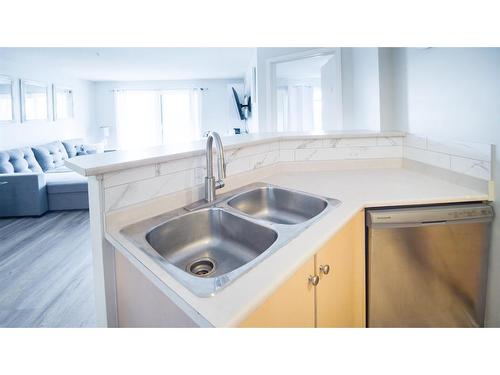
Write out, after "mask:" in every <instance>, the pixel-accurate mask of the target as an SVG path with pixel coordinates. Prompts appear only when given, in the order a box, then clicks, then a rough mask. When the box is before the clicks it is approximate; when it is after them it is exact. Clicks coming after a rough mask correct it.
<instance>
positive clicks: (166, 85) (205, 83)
mask: <svg viewBox="0 0 500 375" xmlns="http://www.w3.org/2000/svg"><path fill="white" fill-rule="evenodd" d="M228 85H234V86H235V88H236V89H238V87H241V88H242V85H243V79H238V78H235V79H207V80H189V81H184V80H179V81H131V82H114V81H113V82H96V83H95V98H96V120H95V123H96V125H95V126H96V128H97V129H98V128H99V127H101V126H112V128H111V131H110V137H109V140H108V141H109V146H110V147H113V146H115V140H116V134H115V125H116V121H115V102H114V93H113V90H117V89H149V90H155V89H181V88H194V87H203V88H207V89H208V90H206V91H203V93H202V130H203V131H208V130H215V131H217V132H219V133H220V134H221V135H223V134H234V133H233V127H237V126H240V127H242V128H243V127H244V121H241V120H239V117H238V115H237V110H236V107H235V105H234V102H233V99H232V97H231V96H230V95H229V92H228ZM98 130H99V129H98Z"/></svg>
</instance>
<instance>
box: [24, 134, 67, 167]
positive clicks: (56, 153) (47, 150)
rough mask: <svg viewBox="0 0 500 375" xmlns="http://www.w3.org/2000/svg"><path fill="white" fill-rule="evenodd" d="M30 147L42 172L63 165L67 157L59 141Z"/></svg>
mask: <svg viewBox="0 0 500 375" xmlns="http://www.w3.org/2000/svg"><path fill="white" fill-rule="evenodd" d="M32 149H33V153H34V154H35V157H36V160H37V161H38V163H39V164H40V166H41V167H42V169H43V171H44V172H45V171H48V170H49V169H54V168H57V167H61V166H63V165H64V160H66V159H68V153H67V152H66V149H65V148H64V146H63V144H62V143H61V142H60V141H55V142H51V143H47V144H44V145H39V146H34V147H32Z"/></svg>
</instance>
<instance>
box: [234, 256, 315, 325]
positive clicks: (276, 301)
mask: <svg viewBox="0 0 500 375" xmlns="http://www.w3.org/2000/svg"><path fill="white" fill-rule="evenodd" d="M311 275H314V257H313V258H311V259H310V260H308V261H307V262H306V263H305V264H304V265H303V266H302V267H301V268H300V269H299V270H298V271H297V272H296V273H295V274H293V275H292V277H290V278H289V279H288V280H287V281H286V282H285V283H284V284H283V285H281V286H280V287H279V289H278V290H276V291H275V292H274V293H273V294H272V295H271V296H270V297H269V298H268V299H267V300H266V301H265V302H264V303H263V304H262V305H260V306H259V307H258V308H257V309H256V310H255V311H254V312H253V313H252V314H250V316H249V317H248V318H246V319H245V320H244V321H243V322H242V323H241V324H240V326H241V327H268V328H271V327H310V328H313V327H314V287H313V286H312V285H311V284H310V283H309V280H308V279H309V276H311Z"/></svg>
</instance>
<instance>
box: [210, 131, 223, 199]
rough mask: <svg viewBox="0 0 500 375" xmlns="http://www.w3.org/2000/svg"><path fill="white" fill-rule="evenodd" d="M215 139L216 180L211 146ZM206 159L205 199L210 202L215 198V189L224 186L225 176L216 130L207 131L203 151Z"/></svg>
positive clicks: (220, 144) (221, 150) (221, 149)
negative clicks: (204, 149)
mask: <svg viewBox="0 0 500 375" xmlns="http://www.w3.org/2000/svg"><path fill="white" fill-rule="evenodd" d="M214 141H215V149H216V152H217V180H215V177H214V167H213V157H212V146H213V143H214ZM205 157H206V161H207V176H206V177H205V200H206V201H207V202H212V201H213V200H214V199H215V191H216V190H217V189H221V188H223V187H224V180H223V179H224V178H226V162H225V160H224V146H223V145H222V140H221V138H220V136H219V134H218V133H217V132H209V133H208V138H207V147H206V152H205Z"/></svg>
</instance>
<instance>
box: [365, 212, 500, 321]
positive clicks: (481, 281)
mask: <svg viewBox="0 0 500 375" xmlns="http://www.w3.org/2000/svg"><path fill="white" fill-rule="evenodd" d="M492 219H493V209H492V208H491V207H490V206H488V205H486V204H470V203H469V204H454V205H441V206H426V207H410V208H394V209H370V210H367V215H366V224H367V229H368V232H367V233H368V237H367V282H368V289H367V299H368V301H367V302H368V304H367V306H368V311H367V325H368V326H369V327H481V326H483V325H484V302H485V301H484V300H485V284H486V272H487V260H488V251H489V241H490V232H491V222H492Z"/></svg>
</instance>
